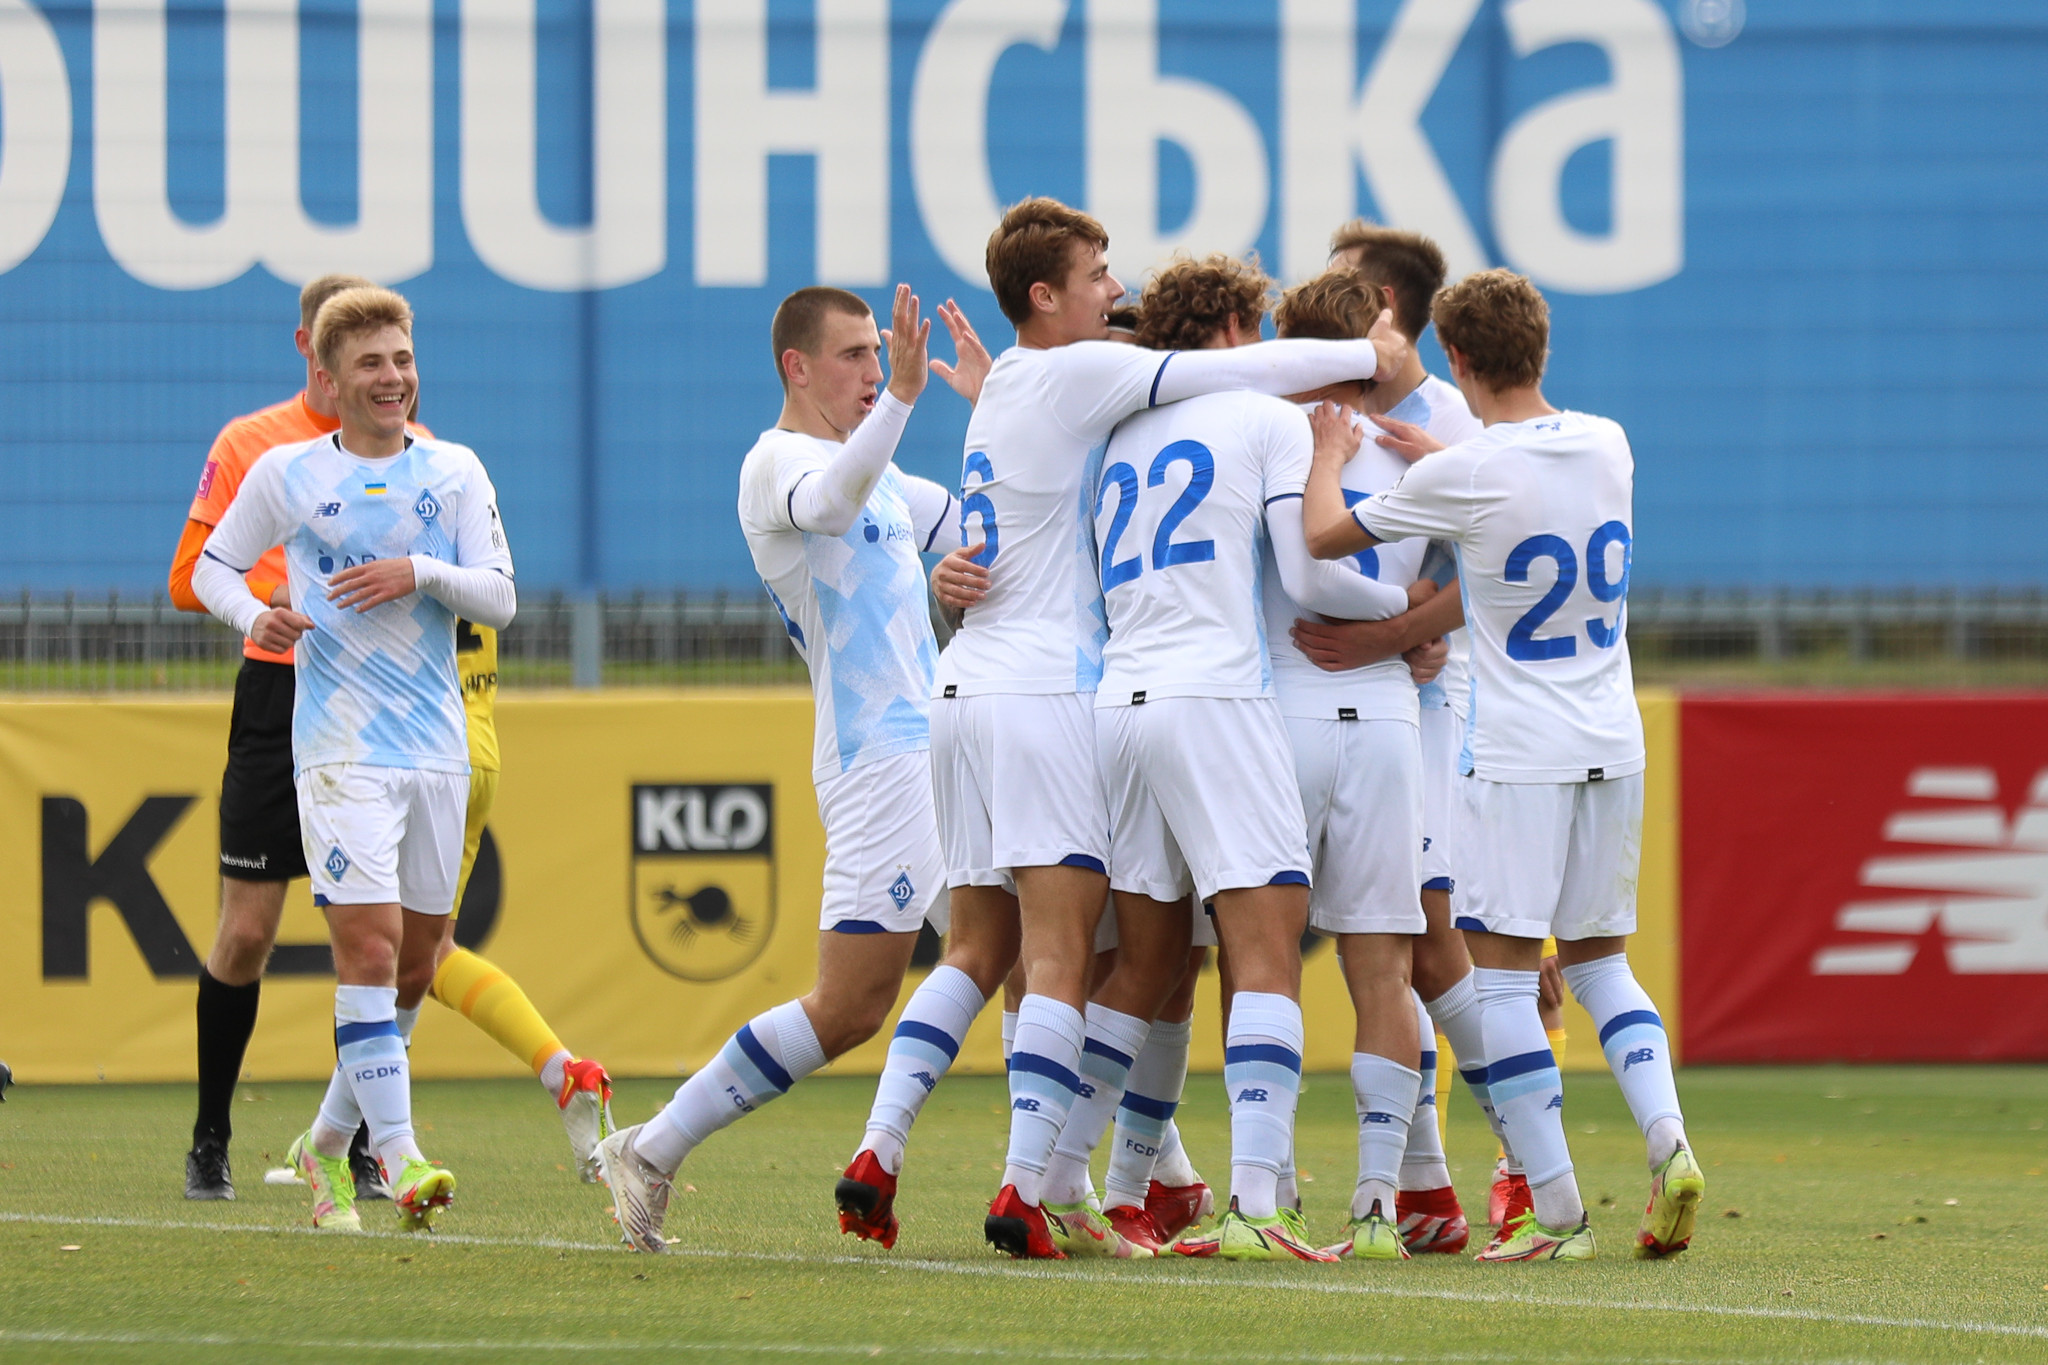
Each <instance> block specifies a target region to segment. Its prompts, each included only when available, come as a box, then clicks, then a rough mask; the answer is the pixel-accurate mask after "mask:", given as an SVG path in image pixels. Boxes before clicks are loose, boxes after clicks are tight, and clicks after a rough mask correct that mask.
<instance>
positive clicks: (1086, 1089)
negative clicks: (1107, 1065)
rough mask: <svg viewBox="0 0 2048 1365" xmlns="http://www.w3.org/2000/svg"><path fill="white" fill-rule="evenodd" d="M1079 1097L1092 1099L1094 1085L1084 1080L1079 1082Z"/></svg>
mask: <svg viewBox="0 0 2048 1365" xmlns="http://www.w3.org/2000/svg"><path fill="white" fill-rule="evenodd" d="M1081 1098H1082V1099H1084V1100H1092V1099H1094V1098H1095V1087H1094V1086H1092V1085H1090V1084H1088V1082H1086V1081H1083V1082H1081Z"/></svg>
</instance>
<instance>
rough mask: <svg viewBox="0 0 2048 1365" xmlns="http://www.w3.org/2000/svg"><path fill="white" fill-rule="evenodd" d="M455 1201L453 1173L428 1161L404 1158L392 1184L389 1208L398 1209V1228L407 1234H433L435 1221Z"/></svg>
mask: <svg viewBox="0 0 2048 1365" xmlns="http://www.w3.org/2000/svg"><path fill="white" fill-rule="evenodd" d="M454 1202H455V1173H454V1172H453V1171H447V1170H443V1169H442V1168H441V1167H439V1166H436V1165H435V1164H434V1163H433V1162H431V1161H422V1160H421V1159H420V1158H418V1157H407V1158H406V1160H405V1169H404V1170H402V1171H400V1172H399V1173H398V1179H397V1180H395V1181H394V1182H392V1186H391V1206H392V1207H393V1208H395V1209H397V1210H398V1226H399V1227H401V1228H403V1229H404V1230H405V1231H407V1232H432V1231H433V1230H434V1219H435V1218H436V1217H437V1216H438V1215H439V1214H440V1212H441V1210H442V1209H445V1208H447V1207H448V1206H449V1205H450V1204H452V1203H454Z"/></svg>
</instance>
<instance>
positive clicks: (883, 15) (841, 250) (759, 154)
mask: <svg viewBox="0 0 2048 1365" xmlns="http://www.w3.org/2000/svg"><path fill="white" fill-rule="evenodd" d="M817 16H818V17H817V73H818V83H817V86H816V88H815V89H813V90H809V91H794V90H771V89H769V87H768V4H767V0H698V3H697V186H696V239H697V263H696V281H697V283H698V284H700V285H739V286H750V285H760V284H765V283H766V282H767V279H768V158H769V156H770V155H771V154H774V153H778V152H780V153H809V154H810V155H811V156H813V157H814V158H815V159H816V165H817V171H816V174H817V186H818V191H817V196H816V199H817V220H816V228H815V232H816V238H815V240H816V242H817V268H816V271H815V278H816V279H817V280H818V281H819V282H821V283H824V284H839V285H875V284H886V283H888V280H889V6H888V0H817Z"/></svg>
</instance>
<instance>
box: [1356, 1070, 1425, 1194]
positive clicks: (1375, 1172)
mask: <svg viewBox="0 0 2048 1365" xmlns="http://www.w3.org/2000/svg"><path fill="white" fill-rule="evenodd" d="M1421 1085H1422V1077H1421V1075H1420V1074H1419V1073H1417V1072H1415V1071H1411V1070H1409V1069H1408V1068H1407V1067H1405V1066H1402V1065H1401V1064H1400V1063H1399V1062H1396V1061H1393V1060H1391V1059H1390V1058H1386V1057H1381V1056H1378V1055H1377V1054H1375V1053H1371V1052H1354V1053H1352V1054H1351V1095H1352V1099H1353V1102H1354V1103H1355V1104H1356V1105H1357V1106H1358V1184H1357V1185H1356V1186H1355V1187H1354V1188H1353V1190H1352V1192H1351V1216H1352V1217H1353V1218H1363V1217H1365V1216H1366V1215H1367V1214H1368V1213H1371V1212H1372V1206H1373V1205H1374V1204H1375V1203H1378V1204H1379V1206H1380V1213H1381V1214H1382V1215H1384V1216H1385V1217H1387V1218H1388V1219H1392V1218H1393V1217H1394V1192H1395V1189H1396V1188H1397V1186H1398V1185H1399V1183H1400V1178H1401V1163H1402V1158H1403V1156H1404V1154H1405V1153H1406V1152H1407V1149H1408V1127H1409V1124H1410V1123H1412V1122H1413V1121H1414V1118H1415V1104H1416V1095H1417V1092H1418V1091H1419V1090H1420V1088H1421ZM1432 1121H1433V1118H1432ZM1446 1183H1448V1182H1446Z"/></svg>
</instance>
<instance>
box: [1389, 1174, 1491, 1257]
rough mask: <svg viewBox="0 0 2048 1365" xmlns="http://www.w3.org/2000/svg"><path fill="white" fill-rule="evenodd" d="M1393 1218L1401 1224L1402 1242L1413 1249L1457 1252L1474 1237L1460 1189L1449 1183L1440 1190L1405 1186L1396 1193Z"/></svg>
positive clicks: (1413, 1250)
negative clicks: (1460, 1195) (1459, 1200)
mask: <svg viewBox="0 0 2048 1365" xmlns="http://www.w3.org/2000/svg"><path fill="white" fill-rule="evenodd" d="M1394 1218H1395V1221H1396V1222H1398V1223H1399V1224H1400V1227H1401V1245H1402V1246H1404V1247H1406V1248H1408V1250H1409V1251H1410V1252H1411V1253H1417V1254H1420V1253H1426V1252H1440V1253H1442V1254H1444V1255H1446V1256H1455V1255H1457V1254H1458V1253H1459V1252H1461V1251H1463V1250H1464V1249H1465V1244H1466V1243H1467V1242H1468V1241H1470V1240H1471V1238H1472V1229H1471V1227H1470V1226H1469V1225H1468V1224H1467V1223H1466V1222H1465V1210H1464V1207H1463V1206H1462V1205H1460V1204H1459V1203H1458V1192H1457V1191H1456V1190H1454V1189H1452V1188H1451V1187H1450V1186H1449V1185H1446V1186H1444V1187H1443V1188H1442V1189H1440V1190H1402V1191H1401V1192H1400V1193H1399V1194H1397V1195H1396V1196H1395V1197H1394Z"/></svg>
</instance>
